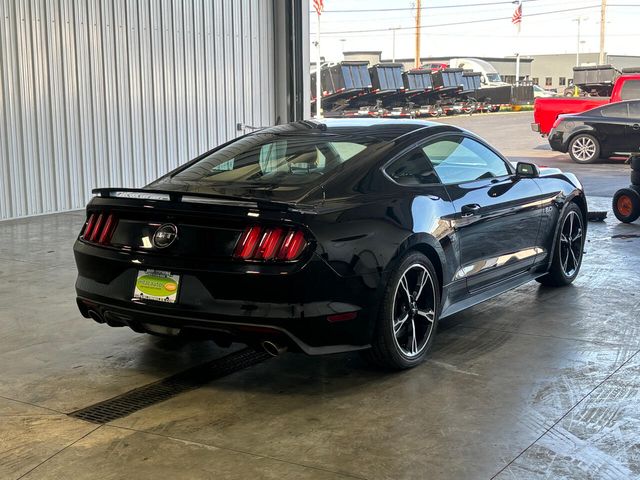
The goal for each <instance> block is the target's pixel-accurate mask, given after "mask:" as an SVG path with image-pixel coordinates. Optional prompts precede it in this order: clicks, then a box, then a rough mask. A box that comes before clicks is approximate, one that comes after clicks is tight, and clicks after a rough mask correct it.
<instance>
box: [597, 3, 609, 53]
mask: <svg viewBox="0 0 640 480" xmlns="http://www.w3.org/2000/svg"><path fill="white" fill-rule="evenodd" d="M606 21H607V0H602V5H601V7H600V57H599V58H598V63H599V64H600V65H604V62H605V59H604V34H605V32H604V29H605V24H606Z"/></svg>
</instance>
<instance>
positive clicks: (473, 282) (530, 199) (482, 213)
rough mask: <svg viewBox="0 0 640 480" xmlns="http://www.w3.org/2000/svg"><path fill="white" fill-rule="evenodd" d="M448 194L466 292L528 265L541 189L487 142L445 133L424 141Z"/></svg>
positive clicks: (537, 225) (533, 249)
mask: <svg viewBox="0 0 640 480" xmlns="http://www.w3.org/2000/svg"><path fill="white" fill-rule="evenodd" d="M424 152H425V154H426V156H427V157H428V159H429V160H430V161H431V163H432V165H433V167H434V169H435V172H436V174H437V175H438V177H439V179H440V181H441V182H442V183H443V184H444V185H445V188H446V190H447V192H448V194H449V197H450V198H451V200H452V202H453V205H454V208H455V214H454V217H453V219H452V223H453V225H454V229H455V231H456V238H457V241H458V252H459V257H460V268H459V269H458V271H457V272H456V274H455V276H454V280H461V279H466V283H467V289H468V290H469V291H471V292H473V291H476V290H479V289H482V288H485V287H488V286H491V285H493V284H495V283H498V282H500V281H502V280H504V279H506V278H508V277H510V276H513V275H517V274H518V273H521V272H524V271H526V270H527V269H529V268H531V266H532V265H533V264H534V261H535V258H536V255H538V254H540V253H543V251H542V249H541V247H540V246H539V240H538V238H539V229H540V223H541V219H542V208H543V207H542V205H541V202H540V201H539V200H540V199H541V196H542V192H541V190H540V188H539V187H538V185H537V184H536V182H535V181H534V180H533V179H530V178H521V177H516V176H515V174H514V169H513V167H512V166H511V165H510V164H509V163H508V162H507V161H506V160H504V159H503V158H502V157H501V156H500V155H498V154H497V153H496V152H494V151H493V150H492V149H491V148H489V147H488V146H487V145H485V144H483V143H481V142H479V141H478V140H476V139H474V138H471V137H468V136H466V135H464V134H447V135H445V136H442V137H439V138H437V139H434V140H433V141H432V142H430V143H429V144H427V145H426V146H425V147H424Z"/></svg>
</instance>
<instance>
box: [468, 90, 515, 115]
mask: <svg viewBox="0 0 640 480" xmlns="http://www.w3.org/2000/svg"><path fill="white" fill-rule="evenodd" d="M511 90H512V87H511V85H503V86H500V87H485V88H479V89H478V90H476V93H475V95H474V96H475V98H476V100H477V101H478V102H480V103H482V104H483V105H484V108H485V110H486V111H488V112H497V111H499V110H500V107H502V106H506V105H511Z"/></svg>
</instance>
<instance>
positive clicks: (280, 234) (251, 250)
mask: <svg viewBox="0 0 640 480" xmlns="http://www.w3.org/2000/svg"><path fill="white" fill-rule="evenodd" d="M306 246H307V240H306V239H305V236H304V233H302V232H301V231H300V230H288V229H284V228H282V227H260V226H257V225H252V226H250V227H247V228H246V229H245V231H244V232H243V233H242V235H240V239H239V240H238V243H237V244H236V248H235V251H234V257H235V258H238V259H241V260H261V261H270V260H275V261H286V262H290V261H293V260H296V259H298V258H299V257H300V255H301V254H302V252H303V251H304V249H305V248H306Z"/></svg>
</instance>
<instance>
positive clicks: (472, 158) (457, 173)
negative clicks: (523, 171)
mask: <svg viewBox="0 0 640 480" xmlns="http://www.w3.org/2000/svg"><path fill="white" fill-rule="evenodd" d="M423 151H424V153H425V155H426V156H427V158H428V159H429V161H430V162H431V164H432V165H433V168H434V169H435V171H436V173H437V174H438V177H440V180H441V181H442V182H443V183H463V182H470V181H474V180H481V179H484V178H494V177H502V176H505V175H508V174H509V173H510V172H509V170H508V168H507V165H506V163H505V161H504V160H503V159H502V158H500V157H499V156H498V155H497V154H495V153H494V152H493V151H491V150H490V149H488V148H487V147H485V146H484V145H482V144H481V143H479V142H477V141H475V140H473V139H471V138H467V137H447V138H444V139H442V140H437V141H435V142H433V143H431V144H429V145H427V146H426V147H424V148H423Z"/></svg>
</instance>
